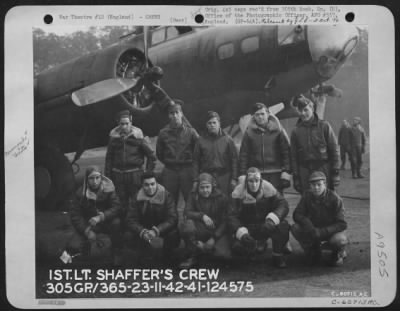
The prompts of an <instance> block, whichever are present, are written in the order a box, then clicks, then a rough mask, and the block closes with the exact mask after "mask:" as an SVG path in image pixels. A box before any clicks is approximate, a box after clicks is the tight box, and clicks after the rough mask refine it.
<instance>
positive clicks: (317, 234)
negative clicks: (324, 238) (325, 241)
mask: <svg viewBox="0 0 400 311" xmlns="http://www.w3.org/2000/svg"><path fill="white" fill-rule="evenodd" d="M311 237H312V238H313V239H315V240H321V231H320V230H319V229H318V228H314V229H313V230H312V231H311Z"/></svg>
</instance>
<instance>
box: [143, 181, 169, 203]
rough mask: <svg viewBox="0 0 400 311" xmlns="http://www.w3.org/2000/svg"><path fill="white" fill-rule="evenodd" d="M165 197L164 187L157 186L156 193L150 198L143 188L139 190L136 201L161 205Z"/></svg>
mask: <svg viewBox="0 0 400 311" xmlns="http://www.w3.org/2000/svg"><path fill="white" fill-rule="evenodd" d="M165 196H166V193H165V188H164V186H162V185H160V184H157V191H156V193H155V194H154V195H153V196H152V197H149V196H147V195H146V193H145V192H144V190H143V188H141V189H140V190H139V192H138V194H137V200H138V201H144V202H149V203H151V204H163V203H164V202H165Z"/></svg>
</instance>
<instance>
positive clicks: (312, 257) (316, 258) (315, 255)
mask: <svg viewBox="0 0 400 311" xmlns="http://www.w3.org/2000/svg"><path fill="white" fill-rule="evenodd" d="M305 253H306V257H307V264H308V265H310V266H314V265H316V264H318V263H319V262H320V261H321V257H322V251H321V246H320V245H319V244H315V245H313V246H312V247H311V248H310V249H308V250H306V251H305Z"/></svg>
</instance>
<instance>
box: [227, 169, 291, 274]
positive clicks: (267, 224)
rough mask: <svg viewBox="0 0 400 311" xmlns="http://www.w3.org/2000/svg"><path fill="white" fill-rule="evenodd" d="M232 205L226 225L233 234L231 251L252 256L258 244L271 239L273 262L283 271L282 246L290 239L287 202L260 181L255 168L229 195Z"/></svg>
mask: <svg viewBox="0 0 400 311" xmlns="http://www.w3.org/2000/svg"><path fill="white" fill-rule="evenodd" d="M232 199H233V203H232V205H231V207H230V210H229V212H228V224H229V227H230V231H231V232H232V234H233V235H234V237H233V243H232V252H233V253H234V254H237V255H245V256H247V255H250V256H251V255H252V254H254V253H255V250H256V248H257V246H256V244H257V241H262V242H264V243H265V241H266V240H268V239H269V238H271V239H272V262H273V265H274V266H276V267H278V268H286V261H285V258H284V247H285V245H286V243H287V242H288V240H289V223H288V222H287V221H286V219H285V218H286V216H287V214H288V212H289V206H288V202H287V201H286V200H285V198H284V197H283V196H282V195H281V194H280V193H279V192H278V191H277V190H276V189H275V187H274V186H273V185H272V184H271V183H269V182H268V181H266V180H263V179H262V178H261V172H260V170H259V169H258V168H255V167H251V168H249V169H248V170H247V174H246V178H245V180H244V181H239V185H238V186H237V187H236V188H235V190H234V191H233V193H232Z"/></svg>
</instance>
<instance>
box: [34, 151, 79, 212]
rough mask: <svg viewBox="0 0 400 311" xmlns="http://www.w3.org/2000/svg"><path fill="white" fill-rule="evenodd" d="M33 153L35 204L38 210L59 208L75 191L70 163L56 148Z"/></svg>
mask: <svg viewBox="0 0 400 311" xmlns="http://www.w3.org/2000/svg"><path fill="white" fill-rule="evenodd" d="M37 149H38V151H36V152H35V203H36V208H38V209H47V210H55V209H57V208H60V207H61V206H62V205H63V203H64V202H65V201H66V200H67V198H68V197H69V196H70V195H71V194H72V193H73V192H74V191H75V178H74V173H73V170H72V167H71V164H70V162H69V161H68V159H67V158H66V157H65V156H64V154H63V153H61V151H59V150H57V149H56V148H40V147H37Z"/></svg>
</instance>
